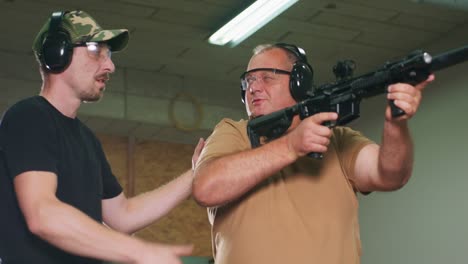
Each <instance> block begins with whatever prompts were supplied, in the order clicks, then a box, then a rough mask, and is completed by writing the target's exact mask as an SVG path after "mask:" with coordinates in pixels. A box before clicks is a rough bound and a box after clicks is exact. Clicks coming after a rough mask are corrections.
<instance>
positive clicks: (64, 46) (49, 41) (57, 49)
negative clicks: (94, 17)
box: [39, 11, 73, 73]
mask: <svg viewBox="0 0 468 264" xmlns="http://www.w3.org/2000/svg"><path fill="white" fill-rule="evenodd" d="M65 13H66V12H61V11H59V12H54V13H52V16H51V18H50V24H49V29H48V30H47V33H46V35H45V37H44V38H43V41H42V48H41V51H40V53H39V60H40V62H41V64H42V65H43V66H44V68H45V69H46V70H47V71H49V72H53V73H59V72H62V71H64V70H65V69H66V68H67V67H68V65H70V62H71V58H72V55H73V45H72V43H71V40H70V35H69V34H68V32H67V31H65V30H63V29H62V28H61V26H60V24H61V23H62V18H63V16H64V15H65Z"/></svg>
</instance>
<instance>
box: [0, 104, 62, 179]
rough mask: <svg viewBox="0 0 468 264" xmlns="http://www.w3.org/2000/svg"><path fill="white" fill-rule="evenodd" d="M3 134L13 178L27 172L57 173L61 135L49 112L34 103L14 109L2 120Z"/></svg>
mask: <svg viewBox="0 0 468 264" xmlns="http://www.w3.org/2000/svg"><path fill="white" fill-rule="evenodd" d="M1 133H2V136H1V137H2V149H3V152H4V155H5V159H6V163H7V167H8V170H9V172H10V173H9V175H10V177H11V178H14V177H16V176H17V175H18V174H21V173H23V172H26V171H50V172H54V173H57V163H58V146H57V143H56V140H54V139H55V138H56V137H57V135H56V131H55V129H54V127H53V120H52V119H51V117H50V116H49V115H48V113H47V112H46V111H44V110H42V109H40V108H39V107H37V106H35V105H34V104H29V105H17V106H14V107H12V108H11V109H10V110H9V111H8V112H6V113H5V115H4V117H3V119H2V128H1Z"/></svg>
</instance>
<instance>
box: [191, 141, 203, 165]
mask: <svg viewBox="0 0 468 264" xmlns="http://www.w3.org/2000/svg"><path fill="white" fill-rule="evenodd" d="M204 146H205V140H204V139H203V138H200V139H199V140H198V144H197V146H196V147H195V150H194V151H193V155H192V170H194V169H195V165H196V164H197V161H198V158H199V157H200V153H201V152H202V150H203V147H204Z"/></svg>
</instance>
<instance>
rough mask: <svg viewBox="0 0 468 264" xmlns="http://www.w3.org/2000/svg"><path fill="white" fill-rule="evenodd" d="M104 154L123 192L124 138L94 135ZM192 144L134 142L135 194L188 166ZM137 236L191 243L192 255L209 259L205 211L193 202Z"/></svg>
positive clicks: (124, 180)
mask: <svg viewBox="0 0 468 264" xmlns="http://www.w3.org/2000/svg"><path fill="white" fill-rule="evenodd" d="M98 137H99V139H100V140H101V143H102V145H103V148H104V151H105V152H106V154H107V158H108V160H109V163H110V164H111V167H112V171H113V172H114V174H115V175H116V176H117V178H118V179H119V181H120V183H121V185H122V187H124V190H125V192H126V193H127V194H128V193H129V190H128V187H127V173H128V172H127V166H128V165H127V149H128V144H129V143H128V139H127V138H126V137H117V136H109V135H103V134H100V135H98ZM194 147H195V146H193V145H185V144H176V143H166V142H158V141H143V140H136V141H135V145H134V155H133V158H134V164H135V165H134V167H135V170H134V172H135V173H134V175H135V177H134V183H135V194H139V193H142V192H146V191H149V190H151V189H154V188H157V187H158V186H161V185H163V184H164V183H167V182H169V181H170V180H171V179H173V178H174V177H176V176H178V175H180V174H181V173H183V172H184V171H186V170H187V169H189V168H190V167H191V157H192V153H193V149H194ZM136 235H137V236H138V237H141V238H144V239H147V240H151V241H158V242H166V243H171V244H174V243H176V244H177V243H192V244H194V245H195V249H194V252H193V254H192V255H195V256H210V255H211V242H210V226H209V224H208V219H207V215H206V209H205V208H203V207H200V206H199V205H198V204H196V203H195V202H194V200H193V199H191V198H190V199H188V200H186V201H184V202H183V203H182V204H181V205H179V206H178V207H177V208H175V209H174V210H173V211H171V212H170V213H169V214H168V215H167V216H165V217H164V218H162V219H161V220H160V221H158V222H157V223H155V224H153V225H151V226H149V227H147V228H145V229H144V230H141V231H140V232H138V233H137V234H136Z"/></svg>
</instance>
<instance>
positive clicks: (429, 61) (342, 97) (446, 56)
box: [247, 45, 468, 158]
mask: <svg viewBox="0 0 468 264" xmlns="http://www.w3.org/2000/svg"><path fill="white" fill-rule="evenodd" d="M466 60H468V45H467V46H463V47H460V48H457V49H453V50H449V51H447V52H444V53H442V54H439V55H437V56H431V55H430V54H429V53H427V52H424V51H415V52H413V53H411V54H410V55H408V56H407V57H406V58H404V59H402V60H399V61H395V62H387V63H385V65H384V66H383V67H381V68H380V69H377V70H376V71H373V72H370V73H367V74H364V75H361V76H358V77H354V78H351V76H344V77H343V76H340V77H342V78H341V79H339V80H337V81H336V82H333V83H328V84H324V85H321V86H319V87H318V88H316V89H314V91H312V92H311V93H310V94H309V97H308V98H307V99H305V100H304V101H301V102H299V103H297V104H296V105H293V106H291V107H288V108H285V109H282V110H279V111H276V112H273V113H271V114H268V115H264V116H261V117H258V118H254V119H252V120H250V121H249V122H248V124H247V132H248V135H249V139H250V142H251V145H252V147H253V148H255V147H258V146H259V145H260V137H265V138H266V139H267V140H273V139H275V138H278V137H280V136H282V135H283V134H284V133H285V132H286V131H287V130H288V128H289V127H290V125H291V123H292V119H293V117H294V116H295V115H299V117H300V119H301V120H303V119H304V118H307V117H309V116H312V115H314V114H317V113H320V112H336V113H338V119H337V120H336V122H334V123H333V124H324V125H327V126H329V127H333V126H336V125H345V124H347V123H349V122H351V121H353V120H355V119H356V118H358V117H359V116H360V108H359V107H360V102H361V100H362V99H364V98H369V97H373V96H377V95H380V94H384V93H386V92H387V86H388V85H390V84H393V83H409V84H411V85H416V84H418V83H421V82H423V81H424V80H426V79H427V78H428V77H429V75H430V74H431V73H433V72H436V71H439V70H442V69H445V68H448V67H452V66H454V65H456V64H458V63H461V62H464V61H466ZM351 73H352V72H351ZM337 78H338V76H337ZM389 103H390V106H391V110H392V116H393V117H397V116H401V115H404V114H405V113H404V111H402V110H401V109H399V108H397V107H396V106H395V105H394V104H393V102H389ZM309 154H310V155H309V156H311V157H315V158H321V154H317V153H309Z"/></svg>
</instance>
